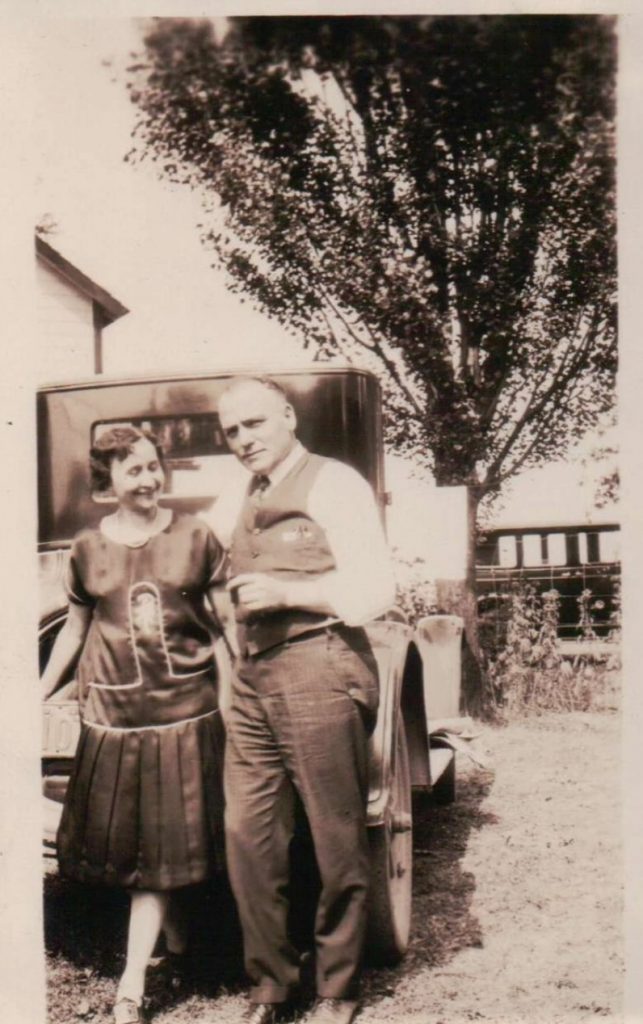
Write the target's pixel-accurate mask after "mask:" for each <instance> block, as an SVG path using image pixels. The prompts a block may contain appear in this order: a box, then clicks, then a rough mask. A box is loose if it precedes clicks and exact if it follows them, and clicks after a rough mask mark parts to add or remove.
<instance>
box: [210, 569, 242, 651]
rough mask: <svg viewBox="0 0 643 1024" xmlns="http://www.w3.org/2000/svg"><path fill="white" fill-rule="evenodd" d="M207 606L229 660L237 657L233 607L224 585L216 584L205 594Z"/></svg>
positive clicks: (235, 624)
mask: <svg viewBox="0 0 643 1024" xmlns="http://www.w3.org/2000/svg"><path fill="white" fill-rule="evenodd" d="M207 596H208V604H209V605H210V607H211V609H212V612H213V615H214V619H215V622H216V624H217V625H218V626H219V628H220V629H221V631H222V633H223V639H224V643H225V645H226V647H227V648H228V651H229V653H230V657H231V659H233V660H234V658H236V657H237V655H238V653H239V648H238V644H237V623H236V619H235V617H234V606H233V604H232V598H231V597H230V594H229V593H228V592H227V590H226V588H225V585H224V584H217V585H216V586H214V587H210V589H209V590H208V592H207Z"/></svg>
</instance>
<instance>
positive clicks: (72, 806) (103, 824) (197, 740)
mask: <svg viewBox="0 0 643 1024" xmlns="http://www.w3.org/2000/svg"><path fill="white" fill-rule="evenodd" d="M223 750H224V729H223V722H222V720H221V715H220V713H219V712H218V711H217V712H215V713H214V714H211V715H207V716H205V717H203V718H199V719H195V720H192V721H187V722H180V723H177V724H175V725H172V726H166V727H163V728H159V729H154V728H146V729H126V730H125V729H122V730H119V729H104V728H101V727H97V726H92V725H90V724H87V723H83V725H82V728H81V733H80V738H79V741H78V749H77V752H76V758H75V761H74V767H73V771H72V775H71V778H70V781H69V786H68V789H67V794H66V799H65V806H64V808H63V814H62V818H61V822H60V828H59V830H58V861H59V865H60V871H61V873H62V874H64V875H65V876H67V877H70V878H74V879H77V880H79V881H86V882H100V883H106V884H108V885H118V886H123V887H125V888H134V889H152V890H164V889H176V888H179V887H181V886H184V885H191V884H193V883H196V882H202V881H204V880H205V879H206V878H208V877H210V876H212V875H213V874H214V873H215V872H216V871H218V870H220V869H222V868H223V866H224V838H223Z"/></svg>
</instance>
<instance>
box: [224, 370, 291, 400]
mask: <svg viewBox="0 0 643 1024" xmlns="http://www.w3.org/2000/svg"><path fill="white" fill-rule="evenodd" d="M244 384H260V385H261V387H263V388H267V390H268V391H274V392H275V393H276V394H277V395H280V396H281V398H283V400H284V402H286V404H287V405H291V404H292V403H291V401H290V398H289V397H288V394H287V392H286V391H284V389H283V388H282V386H281V384H277V381H276V380H273V379H272V377H264V376H262V375H261V374H256V375H255V374H248V375H242V376H239V377H232V379H231V380H229V381H228V383H227V384H226V386H225V387H224V389H223V391H222V392H221V394H220V395H219V400H218V401H219V402H220V401H221V399H222V398H223V397H224V396H225V395H227V394H228V393H229V392H230V391H236V389H237V388H238V387H242V386H243V385H244ZM217 404H218V403H217Z"/></svg>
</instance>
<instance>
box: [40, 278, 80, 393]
mask: <svg viewBox="0 0 643 1024" xmlns="http://www.w3.org/2000/svg"><path fill="white" fill-rule="evenodd" d="M36 326H37V329H38V333H39V336H40V340H41V343H40V344H39V345H38V362H39V366H38V370H37V379H38V382H39V383H41V384H55V383H58V382H61V381H66V380H85V379H87V378H88V377H91V376H93V373H94V322H93V311H92V302H91V300H90V299H88V298H87V297H86V296H85V295H83V294H82V293H81V292H80V291H78V290H77V289H76V288H75V287H74V286H73V285H72V284H71V283H70V282H69V281H66V280H65V279H64V278H63V277H61V275H60V274H57V273H56V272H55V271H54V270H50V268H49V267H48V266H47V265H46V264H44V263H43V262H42V261H41V260H37V261H36Z"/></svg>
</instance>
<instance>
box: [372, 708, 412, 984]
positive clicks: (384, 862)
mask: <svg viewBox="0 0 643 1024" xmlns="http://www.w3.org/2000/svg"><path fill="white" fill-rule="evenodd" d="M393 755H394V756H393V765H392V779H391V793H390V799H389V806H388V810H387V814H386V820H385V822H384V823H383V824H382V825H378V826H374V827H373V828H370V829H369V830H368V831H369V840H370V859H371V886H370V893H369V904H368V924H367V939H366V949H367V956H368V958H369V960H370V961H371V962H372V963H377V964H393V963H396V962H397V961H398V960H400V959H401V957H402V956H404V953H405V952H406V950H407V947H408V943H409V933H410V930H411V888H412V882H413V825H412V810H411V774H410V770H409V757H408V749H407V743H406V732H405V730H404V721H403V718H402V715H401V714H400V715H399V716H398V723H397V729H396V734H395V745H394V751H393Z"/></svg>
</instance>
